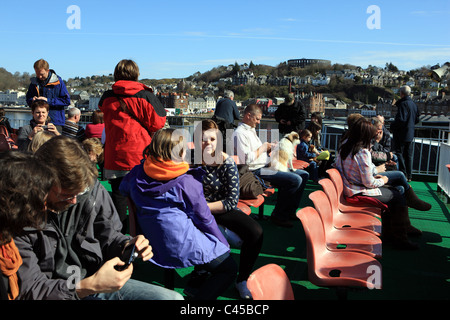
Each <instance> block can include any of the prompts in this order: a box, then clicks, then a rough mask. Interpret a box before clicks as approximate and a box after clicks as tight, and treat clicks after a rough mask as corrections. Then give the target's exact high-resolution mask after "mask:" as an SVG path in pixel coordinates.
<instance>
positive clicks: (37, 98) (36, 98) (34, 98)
mask: <svg viewBox="0 0 450 320" xmlns="http://www.w3.org/2000/svg"><path fill="white" fill-rule="evenodd" d="M34 100H44V101H47V97H36V96H34V97H33V101H34Z"/></svg>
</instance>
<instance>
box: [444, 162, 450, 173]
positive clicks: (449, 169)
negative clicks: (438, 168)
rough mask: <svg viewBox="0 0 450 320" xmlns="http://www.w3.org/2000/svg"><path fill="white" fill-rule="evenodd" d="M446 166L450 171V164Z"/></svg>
mask: <svg viewBox="0 0 450 320" xmlns="http://www.w3.org/2000/svg"><path fill="white" fill-rule="evenodd" d="M445 166H446V167H447V169H448V172H450V164H446V165H445Z"/></svg>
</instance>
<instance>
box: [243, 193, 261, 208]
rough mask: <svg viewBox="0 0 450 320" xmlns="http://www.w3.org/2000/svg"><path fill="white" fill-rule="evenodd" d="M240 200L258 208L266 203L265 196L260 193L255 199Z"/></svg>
mask: <svg viewBox="0 0 450 320" xmlns="http://www.w3.org/2000/svg"><path fill="white" fill-rule="evenodd" d="M239 202H241V203H243V204H245V205H247V206H249V207H254V208H258V207H259V206H260V205H262V204H263V203H264V197H263V196H262V195H261V194H260V195H258V196H257V197H256V198H255V199H239Z"/></svg>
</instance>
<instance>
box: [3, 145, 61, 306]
mask: <svg viewBox="0 0 450 320" xmlns="http://www.w3.org/2000/svg"><path fill="white" fill-rule="evenodd" d="M0 177H1V178H0V270H1V274H0V300H14V299H16V298H17V297H18V296H19V279H18V277H17V270H18V269H19V267H20V266H21V264H22V258H21V256H20V253H19V250H18V249H17V247H16V245H15V243H14V240H13V237H14V236H16V235H18V234H19V233H20V232H21V231H22V229H23V228H24V227H28V226H38V225H40V224H41V222H42V221H43V218H44V217H45V215H44V210H45V201H46V198H47V194H48V192H49V191H50V189H51V188H52V187H53V186H55V185H56V178H55V174H54V173H53V170H51V169H50V168H49V167H47V166H46V165H45V164H42V163H39V162H38V161H37V160H36V159H35V158H34V156H32V155H29V154H24V153H21V152H19V151H9V152H6V153H1V154H0Z"/></svg>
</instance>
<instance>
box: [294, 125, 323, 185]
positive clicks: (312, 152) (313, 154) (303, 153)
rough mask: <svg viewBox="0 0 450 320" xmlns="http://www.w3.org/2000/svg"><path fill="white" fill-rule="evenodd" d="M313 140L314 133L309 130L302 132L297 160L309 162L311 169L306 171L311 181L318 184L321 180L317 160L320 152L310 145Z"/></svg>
mask: <svg viewBox="0 0 450 320" xmlns="http://www.w3.org/2000/svg"><path fill="white" fill-rule="evenodd" d="M311 138H312V133H311V131H309V130H308V129H305V130H302V132H300V143H299V144H298V145H297V160H303V161H306V162H309V167H308V168H307V169H306V171H308V172H309V174H310V177H311V180H312V181H314V182H317V180H318V179H319V169H318V163H317V162H316V160H315V159H316V158H317V157H318V156H319V154H320V152H319V151H318V150H317V149H316V148H315V147H314V146H312V145H310V141H311Z"/></svg>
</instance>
